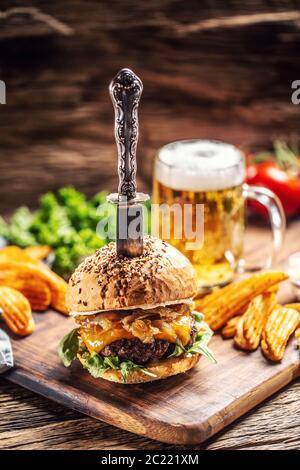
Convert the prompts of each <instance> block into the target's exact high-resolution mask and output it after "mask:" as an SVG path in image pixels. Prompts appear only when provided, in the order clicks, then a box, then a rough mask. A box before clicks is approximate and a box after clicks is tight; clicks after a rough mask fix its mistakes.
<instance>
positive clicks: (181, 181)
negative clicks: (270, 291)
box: [153, 139, 285, 290]
mask: <svg viewBox="0 0 300 470" xmlns="http://www.w3.org/2000/svg"><path fill="white" fill-rule="evenodd" d="M244 180H245V159H244V155H243V153H242V152H241V151H240V150H239V149H237V148H236V147H234V146H233V145H230V144H226V143H223V142H218V141H208V140H196V139H194V140H183V141H177V142H172V143H170V144H167V145H165V146H164V147H162V148H161V149H160V151H159V152H158V155H157V157H156V160H155V168H154V184H153V203H154V205H155V206H156V207H157V208H158V209H156V210H158V211H159V212H158V213H156V214H157V215H158V217H157V220H158V222H157V225H158V231H157V234H158V236H160V237H161V238H163V239H165V240H166V241H167V242H169V243H171V244H172V245H174V246H175V247H176V248H178V249H179V250H180V251H181V252H182V253H184V255H185V256H187V258H189V260H190V261H191V263H192V264H193V266H194V268H195V270H196V272H197V275H198V280H199V287H200V290H201V289H203V290H206V289H210V288H212V287H214V286H221V285H225V284H227V283H228V282H230V281H231V280H232V279H233V277H234V276H235V273H237V272H239V273H240V272H243V271H245V270H246V269H247V268H246V265H245V261H244V259H243V251H244V232H245V200H246V199H247V198H249V199H254V200H256V201H258V202H260V203H261V204H263V205H264V206H265V207H266V209H267V211H268V214H269V218H270V222H271V229H272V235H273V247H272V250H271V254H270V255H269V256H268V257H267V259H266V260H264V262H263V263H262V266H260V268H264V269H267V268H270V267H271V265H272V263H273V260H274V257H275V256H276V254H277V252H278V251H279V250H280V247H281V245H282V241H283V236H284V231H285V216H284V212H283V209H282V205H281V203H280V201H279V199H278V198H277V196H276V195H275V194H274V193H272V192H271V191H269V190H268V189H265V188H262V187H255V186H248V185H247V184H245V183H244ZM175 206H176V207H178V206H180V207H182V208H183V207H187V208H188V210H187V211H185V214H184V216H186V215H189V216H190V217H191V218H192V224H193V225H194V226H195V227H197V223H196V216H197V213H198V214H199V212H197V207H201V208H202V230H203V237H202V240H201V243H198V245H197V244H196V246H197V247H195V244H191V243H190V240H187V238H186V236H185V234H184V233H183V235H182V236H181V237H179V236H175V235H174V233H175V232H177V234H178V228H179V227H178V225H179V224H183V222H182V217H181V218H179V219H178V218H177V220H176V218H175V216H174V211H172V207H175ZM163 207H164V208H165V207H168V208H169V215H170V223H169V225H170V227H171V229H170V231H169V232H168V233H169V235H167V236H166V235H165V234H164V233H163V232H164V230H163V227H162V224H163V220H164V219H163V217H162V213H161V211H162V209H161V208H163ZM170 208H171V210H170ZM199 230H200V228H199ZM191 247H192V248H191ZM268 251H269V252H270V250H268ZM251 270H255V269H253V268H252V269H251Z"/></svg>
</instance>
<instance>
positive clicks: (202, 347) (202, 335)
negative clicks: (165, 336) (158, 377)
mask: <svg viewBox="0 0 300 470" xmlns="http://www.w3.org/2000/svg"><path fill="white" fill-rule="evenodd" d="M196 313H198V312H196ZM193 314H194V312H193ZM200 315H202V314H200ZM196 322H197V320H196ZM197 323H198V322H197ZM212 335H213V333H212V331H211V330H202V331H201V330H200V331H199V332H198V334H197V336H196V341H195V342H194V343H193V344H192V346H191V347H190V348H189V349H185V347H184V346H183V344H182V342H181V341H180V339H179V338H177V339H176V344H175V348H174V351H173V352H172V354H170V355H169V356H168V357H179V356H181V355H182V354H202V355H203V356H205V357H207V358H208V359H210V360H211V361H212V362H214V363H216V362H217V361H216V359H215V357H214V355H213V353H212V352H211V350H210V349H209V348H208V346H207V344H208V342H209V340H210V338H211V337H212Z"/></svg>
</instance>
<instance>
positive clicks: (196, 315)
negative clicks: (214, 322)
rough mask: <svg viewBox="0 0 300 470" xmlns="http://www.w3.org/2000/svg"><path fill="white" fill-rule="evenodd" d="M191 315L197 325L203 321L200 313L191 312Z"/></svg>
mask: <svg viewBox="0 0 300 470" xmlns="http://www.w3.org/2000/svg"><path fill="white" fill-rule="evenodd" d="M192 315H193V317H194V319H195V320H196V322H197V323H201V322H202V320H203V319H204V315H203V313H201V312H196V310H193V311H192Z"/></svg>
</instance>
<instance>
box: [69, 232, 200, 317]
mask: <svg viewBox="0 0 300 470" xmlns="http://www.w3.org/2000/svg"><path fill="white" fill-rule="evenodd" d="M196 293H197V280H196V273H195V271H194V268H193V266H192V265H191V263H190V262H189V260H188V259H187V258H186V257H185V256H184V255H183V254H182V253H180V252H179V251H178V250H176V248H174V247H173V246H171V245H169V244H168V243H166V242H164V241H162V240H159V239H158V238H154V237H150V236H147V237H145V239H144V253H143V255H142V256H139V257H136V258H126V257H124V256H118V255H117V253H116V244H115V243H114V242H113V243H110V244H109V245H106V246H104V247H103V248H101V249H100V250H98V251H96V253H95V254H94V255H92V256H89V257H88V258H86V259H85V260H84V261H83V263H81V264H80V265H79V266H78V268H77V269H76V271H75V272H74V273H73V275H72V276H71V278H70V281H69V286H68V290H67V297H66V301H67V307H68V309H69V310H70V311H71V312H72V313H75V314H76V313H82V314H88V313H92V312H96V311H100V310H117V309H126V308H127V307H128V308H138V307H141V308H143V307H144V308H146V307H148V308H149V307H151V306H157V305H166V304H168V303H170V304H171V303H175V302H176V301H177V302H178V301H179V300H180V301H183V300H185V299H189V298H191V297H193V296H194V295H196Z"/></svg>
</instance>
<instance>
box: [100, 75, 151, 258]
mask: <svg viewBox="0 0 300 470" xmlns="http://www.w3.org/2000/svg"><path fill="white" fill-rule="evenodd" d="M109 91H110V96H111V99H112V102H113V105H114V110H115V139H116V144H117V149H118V174H119V188H118V193H113V194H110V195H109V196H108V198H107V199H108V201H109V202H113V203H114V204H116V205H117V234H116V235H117V243H116V248H117V253H118V255H123V256H127V257H135V256H140V255H141V254H142V253H143V207H142V204H141V203H142V202H144V201H146V200H147V199H149V196H148V195H147V194H143V193H137V185H136V148H137V141H138V127H139V126H138V106H139V102H140V98H141V95H142V91H143V84H142V82H141V80H140V79H139V77H137V76H136V75H135V74H134V73H133V72H132V71H131V70H130V69H122V70H120V72H119V73H118V74H117V75H116V76H115V78H114V79H113V80H112V81H111V83H110V86H109Z"/></svg>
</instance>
